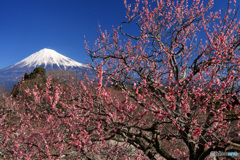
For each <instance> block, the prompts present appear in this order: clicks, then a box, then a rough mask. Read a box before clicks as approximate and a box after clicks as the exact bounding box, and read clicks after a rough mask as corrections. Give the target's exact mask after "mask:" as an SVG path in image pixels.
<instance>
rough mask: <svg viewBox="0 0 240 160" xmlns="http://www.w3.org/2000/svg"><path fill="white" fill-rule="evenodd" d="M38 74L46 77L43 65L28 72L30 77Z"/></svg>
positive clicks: (32, 77)
mask: <svg viewBox="0 0 240 160" xmlns="http://www.w3.org/2000/svg"><path fill="white" fill-rule="evenodd" d="M38 75H40V76H44V77H46V70H45V69H44V68H43V67H37V68H35V69H34V70H33V72H32V73H31V74H30V77H31V79H34V78H36V77H37V76H38Z"/></svg>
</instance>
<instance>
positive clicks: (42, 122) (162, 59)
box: [0, 0, 240, 160]
mask: <svg viewBox="0 0 240 160" xmlns="http://www.w3.org/2000/svg"><path fill="white" fill-rule="evenodd" d="M124 3H125V6H126V9H127V13H126V16H127V21H126V22H122V23H121V25H120V27H119V28H118V29H113V31H112V33H111V34H108V33H107V31H105V32H103V31H101V29H100V37H99V39H98V40H97V41H96V43H95V44H96V45H95V46H94V48H93V49H91V50H90V49H89V47H88V45H87V44H86V48H87V51H88V52H89V54H90V56H91V58H92V63H91V67H92V69H93V70H94V71H95V72H96V73H97V77H96V79H95V80H91V79H89V78H88V77H87V76H86V75H85V74H84V76H85V81H83V80H81V81H77V82H76V81H75V80H74V79H72V80H71V79H68V82H65V83H63V82H60V81H58V80H52V78H51V76H49V77H48V78H47V80H46V83H45V84H44V85H42V84H35V85H34V87H28V88H24V87H22V88H21V85H20V86H19V89H20V90H21V91H22V93H23V94H19V95H17V96H16V97H12V96H10V97H5V99H4V102H2V104H1V108H0V109H1V112H0V129H1V130H2V133H1V134H0V155H1V156H2V157H3V158H5V159H71V158H72V159H170V160H171V159H173V160H174V159H191V160H195V159H199V160H201V159H207V158H209V157H210V152H211V151H226V152H227V151H231V152H232V151H236V152H240V136H239V135H240V129H239V125H240V124H239V120H238V119H239V118H238V113H239V111H240V108H239V100H238V97H239V89H240V88H239V77H240V74H239V73H240V70H239V69H240V68H239V66H240V57H239V49H240V37H239V33H240V26H239V24H240V22H239V20H238V19H237V17H236V15H237V11H236V10H235V9H234V5H235V4H236V2H232V1H230V0H229V2H228V9H227V11H226V13H224V14H222V13H221V12H220V11H216V12H211V8H212V6H213V0H209V2H208V3H203V2H202V1H200V0H193V1H192V2H191V3H190V2H188V0H176V1H173V0H155V1H148V0H143V1H140V0H136V1H135V3H134V4H128V3H127V2H126V1H124ZM131 23H134V24H136V26H137V27H138V29H139V33H140V34H139V35H138V36H136V33H134V34H130V33H127V32H125V31H124V27H125V26H126V25H128V24H131ZM30 81H31V80H30ZM30 81H28V82H29V83H30ZM28 82H27V81H26V82H25V83H28ZM109 84H111V85H109ZM229 115H230V116H229ZM229 117H230V118H229ZM233 158H234V157H233Z"/></svg>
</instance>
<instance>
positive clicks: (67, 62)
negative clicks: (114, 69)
mask: <svg viewBox="0 0 240 160" xmlns="http://www.w3.org/2000/svg"><path fill="white" fill-rule="evenodd" d="M36 67H43V68H45V69H46V71H49V70H56V69H57V70H65V71H71V72H74V73H76V74H77V76H81V75H80V72H82V73H83V72H84V71H85V70H86V69H88V70H89V71H88V72H87V74H88V76H90V77H91V76H93V75H94V72H93V71H91V69H90V67H89V66H88V65H86V64H82V63H79V62H76V61H74V60H72V59H71V58H68V57H66V56H64V55H62V54H60V53H58V52H56V51H54V50H52V49H47V48H44V49H42V50H40V51H38V52H36V53H33V54H32V55H30V56H29V57H27V58H25V59H23V60H22V61H20V62H18V63H16V64H14V65H11V66H9V67H6V68H3V69H0V85H4V86H5V87H6V89H7V90H10V89H11V88H12V87H13V85H14V84H16V83H17V82H18V81H20V80H21V79H22V77H23V75H24V74H25V73H26V72H29V71H30V72H32V71H33V70H34V68H36ZM16 78H17V79H16Z"/></svg>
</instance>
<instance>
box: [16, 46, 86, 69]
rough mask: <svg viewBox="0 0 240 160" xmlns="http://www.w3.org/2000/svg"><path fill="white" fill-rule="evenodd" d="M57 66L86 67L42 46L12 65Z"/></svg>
mask: <svg viewBox="0 0 240 160" xmlns="http://www.w3.org/2000/svg"><path fill="white" fill-rule="evenodd" d="M49 65H50V66H53V65H55V66H57V67H58V68H62V67H63V69H66V68H68V67H87V68H88V66H87V65H85V64H82V63H78V62H76V61H74V60H72V59H71V58H68V57H66V56H63V55H62V54H60V53H58V52H56V51H54V50H52V49H48V48H44V49H42V50H40V51H38V52H36V53H33V54H32V55H30V56H29V57H27V58H25V59H23V60H22V61H20V62H18V63H16V64H15V65H13V66H12V67H14V66H19V67H26V66H27V67H34V68H35V67H37V66H43V67H44V68H45V67H46V66H49Z"/></svg>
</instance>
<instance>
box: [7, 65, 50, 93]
mask: <svg viewBox="0 0 240 160" xmlns="http://www.w3.org/2000/svg"><path fill="white" fill-rule="evenodd" d="M46 79H47V78H46V70H45V69H44V68H42V67H37V68H35V69H34V70H33V72H32V73H30V74H28V73H27V72H26V73H25V74H24V81H23V80H22V81H20V82H18V84H16V85H14V87H13V89H12V91H11V94H12V95H13V97H17V95H23V94H24V93H22V92H21V91H22V90H23V89H27V88H29V89H31V88H33V87H34V85H37V86H38V87H39V86H44V84H45V83H46ZM20 88H22V89H20Z"/></svg>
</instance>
